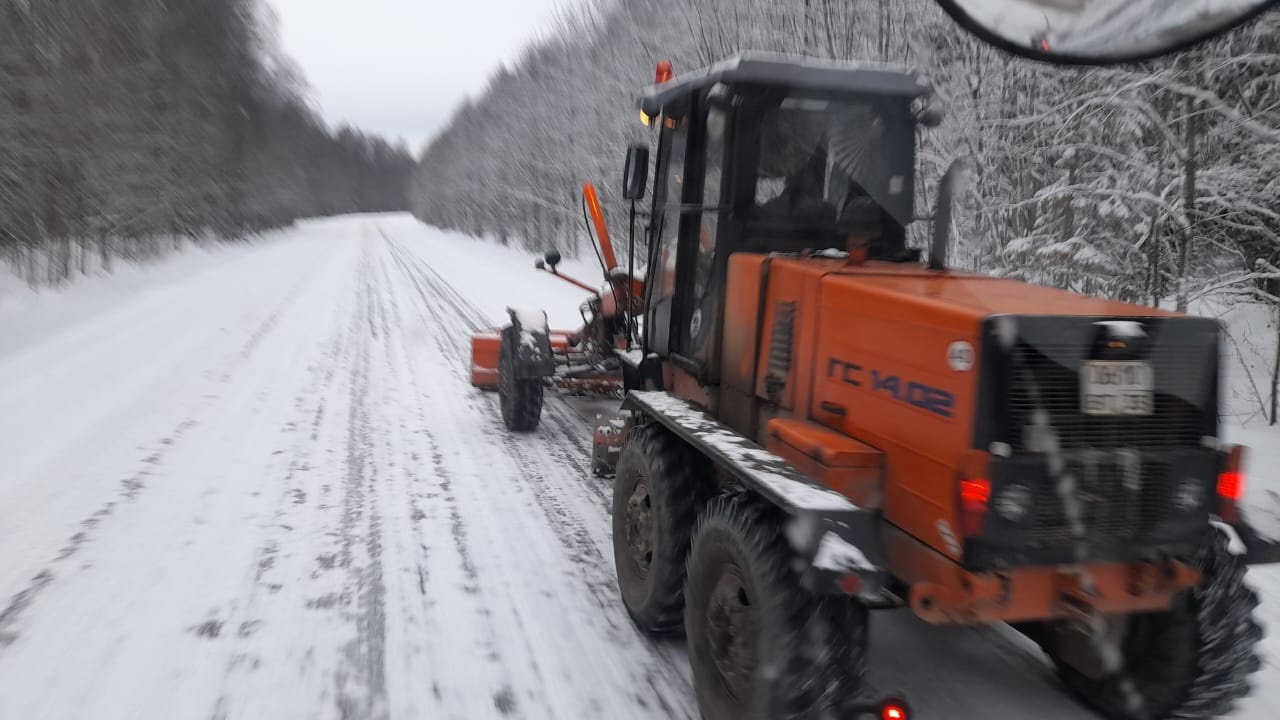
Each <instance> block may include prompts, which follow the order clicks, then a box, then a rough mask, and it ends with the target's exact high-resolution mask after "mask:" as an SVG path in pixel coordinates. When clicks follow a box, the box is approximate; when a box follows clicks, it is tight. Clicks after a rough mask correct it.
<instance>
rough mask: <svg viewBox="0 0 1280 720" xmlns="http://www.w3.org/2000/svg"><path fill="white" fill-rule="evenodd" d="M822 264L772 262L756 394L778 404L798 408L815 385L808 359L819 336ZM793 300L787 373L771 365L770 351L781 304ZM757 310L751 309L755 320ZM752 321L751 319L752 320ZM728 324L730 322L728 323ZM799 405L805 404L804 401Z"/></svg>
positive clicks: (777, 260)
mask: <svg viewBox="0 0 1280 720" xmlns="http://www.w3.org/2000/svg"><path fill="white" fill-rule="evenodd" d="M822 265H823V263H821V262H816V261H808V262H800V261H792V260H780V259H776V258H775V259H773V260H771V261H770V264H769V284H768V285H769V286H768V291H767V294H766V297H765V306H764V323H763V324H762V327H763V328H764V332H763V333H762V335H761V336H760V338H759V343H758V348H757V351H758V352H757V356H756V357H757V359H756V367H757V368H758V369H757V377H756V395H758V396H759V397H762V398H765V399H768V400H770V401H773V402H776V403H777V404H778V406H779V407H782V408H784V409H787V410H794V409H795V408H796V407H797V402H796V398H797V394H798V393H800V397H802V398H803V397H807V394H804V393H806V391H807V389H808V388H810V387H812V380H813V366H812V364H810V363H809V362H807V360H806V358H809V357H812V354H813V351H814V349H815V344H816V341H817V338H816V337H815V332H816V329H817V323H816V320H817V312H818V307H817V305H818V302H817V300H818V283H817V282H815V280H816V279H817V277H818V276H819V275H820V271H819V268H820V266H822ZM785 303H791V304H793V305H794V307H795V319H794V327H793V332H792V337H791V348H792V362H791V363H790V367H789V368H787V369H786V370H785V372H779V371H775V370H774V368H772V367H771V365H770V354H771V352H772V351H773V344H774V342H773V329H774V327H775V324H776V322H777V319H778V313H779V311H780V309H781V306H782V305H783V304H785ZM756 315H757V312H754V311H753V312H752V314H751V315H750V316H748V317H749V318H750V319H754V318H755V317H756ZM750 321H751V320H748V322H750ZM726 324H727V323H726ZM777 381H781V382H783V384H782V386H781V391H780V392H779V393H776V397H775V393H772V392H771V391H770V386H771V384H773V383H774V382H777ZM799 405H800V406H801V407H803V406H804V405H805V403H804V402H800V403H799Z"/></svg>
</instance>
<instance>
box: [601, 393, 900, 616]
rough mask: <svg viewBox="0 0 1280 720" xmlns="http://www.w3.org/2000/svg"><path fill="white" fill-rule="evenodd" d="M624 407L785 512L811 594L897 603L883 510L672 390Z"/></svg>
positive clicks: (638, 397) (637, 397)
mask: <svg viewBox="0 0 1280 720" xmlns="http://www.w3.org/2000/svg"><path fill="white" fill-rule="evenodd" d="M622 407H623V410H624V411H632V412H634V413H639V414H640V415H642V416H644V417H647V418H650V419H652V420H653V421H655V422H658V423H660V424H662V425H663V426H664V427H666V428H667V429H669V430H671V431H672V432H673V433H675V434H676V435H678V436H679V437H680V438H681V439H683V440H684V441H685V442H688V443H689V444H690V445H691V446H693V447H694V448H696V449H697V450H698V451H699V452H701V453H703V454H704V455H706V457H707V458H708V459H710V460H711V461H712V462H713V463H715V464H716V465H717V466H718V467H719V468H720V469H722V470H724V471H725V472H727V473H728V474H730V475H731V476H733V477H734V479H736V480H737V481H738V483H740V484H741V485H742V486H743V487H744V488H746V489H747V490H749V491H751V492H752V493H754V494H756V495H758V496H759V497H761V498H763V499H764V500H766V501H768V502H770V503H772V504H773V505H775V506H776V507H778V508H779V509H780V510H782V511H783V512H785V513H786V514H787V515H788V516H789V518H788V521H787V524H786V527H785V528H784V530H785V534H786V537H787V540H788V542H789V543H790V545H791V548H792V550H793V551H794V553H795V563H796V564H795V567H796V570H797V572H798V573H799V575H800V582H801V584H802V585H803V586H804V587H805V589H807V590H809V591H810V592H815V593H830V594H842V595H851V596H854V597H857V598H858V599H859V600H861V601H862V602H865V603H868V604H871V605H880V604H883V603H886V602H887V601H889V602H891V600H890V599H889V597H888V592H889V587H888V586H889V582H890V577H889V573H888V570H887V567H888V556H887V551H886V549H885V547H884V540H883V537H882V532H881V531H882V526H881V523H882V520H881V516H880V513H879V512H877V511H875V510H872V509H869V508H863V507H860V506H858V505H855V504H854V503H853V501H851V500H849V498H847V497H845V496H844V495H841V494H840V493H837V492H835V491H833V490H831V489H829V488H826V487H824V486H822V485H820V484H819V483H818V482H817V481H816V480H814V479H813V478H811V477H809V476H808V475H806V474H804V473H802V472H800V471H799V470H798V469H796V468H795V466H793V465H791V464H790V463H788V462H787V461H786V460H784V459H782V458H780V457H778V456H777V455H775V454H773V453H771V452H769V451H768V450H766V449H764V448H763V447H761V446H759V445H757V444H756V443H754V442H752V441H751V440H750V439H748V438H746V437H744V436H742V435H741V434H739V433H737V432H735V431H734V430H733V429H731V428H729V427H727V426H725V425H723V424H721V423H720V422H719V421H718V420H716V419H715V418H713V417H711V416H710V415H708V414H706V413H705V412H703V411H702V410H700V409H699V408H697V407H695V406H693V405H691V404H689V403H687V402H685V401H683V400H681V399H679V398H677V397H674V396H672V395H669V394H668V393H665V392H661V391H657V392H634V391H633V392H631V393H629V394H628V395H627V399H626V400H625V401H623V405H622Z"/></svg>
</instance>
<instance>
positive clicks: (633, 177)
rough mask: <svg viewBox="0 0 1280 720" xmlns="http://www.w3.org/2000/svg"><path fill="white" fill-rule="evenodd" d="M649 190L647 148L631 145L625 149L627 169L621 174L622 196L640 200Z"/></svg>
mask: <svg viewBox="0 0 1280 720" xmlns="http://www.w3.org/2000/svg"><path fill="white" fill-rule="evenodd" d="M648 189H649V148H647V147H645V146H643V145H632V146H631V147H629V148H627V167H626V170H625V171H624V173H623V181H622V196H623V197H625V198H626V199H628V200H640V199H642V198H643V197H644V194H645V192H647V191H648Z"/></svg>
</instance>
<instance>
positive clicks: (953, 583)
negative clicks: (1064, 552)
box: [886, 528, 1200, 625]
mask: <svg viewBox="0 0 1280 720" xmlns="http://www.w3.org/2000/svg"><path fill="white" fill-rule="evenodd" d="M886 550H887V553H888V557H889V564H890V567H892V568H893V570H894V575H895V576H896V577H897V578H898V579H899V580H900V581H901V582H903V583H904V584H906V585H907V586H908V587H909V588H910V592H909V593H908V597H907V602H908V604H909V605H910V607H911V609H912V611H913V612H915V614H916V615H918V616H920V617H921V618H922V619H924V620H925V621H926V622H930V623H933V624H937V625H967V624H986V623H992V622H1009V623H1016V622H1029V621H1038V620H1054V619H1072V618H1081V617H1086V616H1088V615H1090V614H1093V613H1101V614H1112V613H1116V614H1120V613H1134V612H1152V611H1159V610H1165V609H1167V608H1169V607H1170V606H1171V605H1172V604H1173V600H1174V598H1175V597H1176V596H1177V595H1178V594H1179V593H1181V592H1183V591H1184V590H1186V589H1188V588H1191V587H1194V586H1195V585H1196V584H1197V583H1198V582H1199V581H1200V573H1199V571H1198V570H1196V569H1195V568H1193V567H1191V566H1190V565H1187V564H1185V563H1181V562H1178V561H1174V560H1165V561H1158V562H1151V563H1142V562H1137V563H1093V564H1088V565H1083V566H1066V565H1037V566H1027V567H1017V568H1009V569H1004V570H992V571H970V570H966V569H965V568H964V567H963V566H961V565H960V564H959V563H956V562H955V561H953V560H951V559H950V558H948V557H946V556H945V555H943V554H941V553H939V552H937V551H936V550H934V549H932V548H930V547H928V546H927V545H925V544H923V543H921V542H920V541H918V540H916V539H915V538H912V537H910V536H909V535H907V534H906V533H904V532H902V531H900V530H898V529H896V528H888V529H887V531H886ZM1081 571H1084V572H1087V574H1088V577H1089V580H1090V581H1091V582H1092V587H1091V588H1089V587H1087V586H1086V583H1085V581H1084V578H1083V577H1082V572H1081Z"/></svg>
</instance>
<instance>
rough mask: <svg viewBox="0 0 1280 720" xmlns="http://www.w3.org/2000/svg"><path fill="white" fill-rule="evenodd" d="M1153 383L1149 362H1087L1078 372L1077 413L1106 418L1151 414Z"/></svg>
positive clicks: (1153, 402) (1154, 380) (1153, 409)
mask: <svg viewBox="0 0 1280 720" xmlns="http://www.w3.org/2000/svg"><path fill="white" fill-rule="evenodd" d="M1155 384H1156V379H1155V373H1153V372H1152V370H1151V364H1150V363H1145V362H1086V363H1085V364H1084V367H1083V368H1082V369H1081V370H1080V411H1081V412H1082V413H1084V414H1085V415H1092V416H1109V417H1115V416H1140V415H1151V414H1152V413H1153V412H1154V411H1155Z"/></svg>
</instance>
